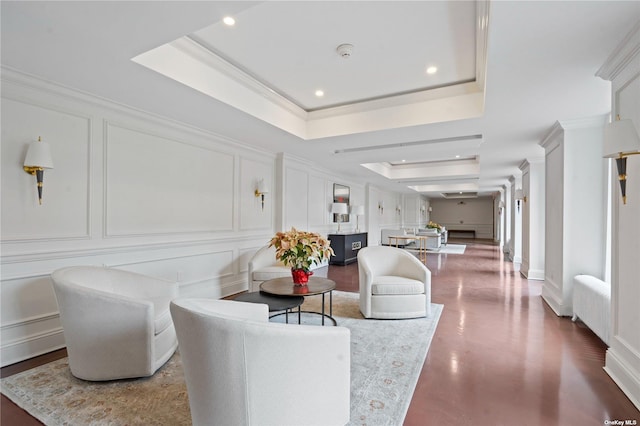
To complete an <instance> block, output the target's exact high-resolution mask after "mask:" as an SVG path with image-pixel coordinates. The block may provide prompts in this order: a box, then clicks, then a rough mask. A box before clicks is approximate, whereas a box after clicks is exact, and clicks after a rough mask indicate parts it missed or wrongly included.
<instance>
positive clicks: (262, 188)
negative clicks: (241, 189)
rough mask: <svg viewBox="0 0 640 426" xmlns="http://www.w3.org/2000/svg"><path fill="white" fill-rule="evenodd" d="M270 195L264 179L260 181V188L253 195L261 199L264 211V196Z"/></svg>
mask: <svg viewBox="0 0 640 426" xmlns="http://www.w3.org/2000/svg"><path fill="white" fill-rule="evenodd" d="M268 193H269V189H268V188H267V185H265V183H264V179H260V180H259V181H258V186H257V188H256V190H255V191H254V192H253V195H255V196H256V197H260V198H261V202H262V211H264V194H268Z"/></svg>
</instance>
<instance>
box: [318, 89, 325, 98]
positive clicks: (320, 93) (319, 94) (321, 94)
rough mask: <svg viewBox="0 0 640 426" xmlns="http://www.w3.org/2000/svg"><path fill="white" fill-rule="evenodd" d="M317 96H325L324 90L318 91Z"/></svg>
mask: <svg viewBox="0 0 640 426" xmlns="http://www.w3.org/2000/svg"><path fill="white" fill-rule="evenodd" d="M316 96H317V97H319V98H321V97H323V96H324V92H323V91H322V90H316Z"/></svg>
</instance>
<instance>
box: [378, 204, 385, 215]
mask: <svg viewBox="0 0 640 426" xmlns="http://www.w3.org/2000/svg"><path fill="white" fill-rule="evenodd" d="M378 211H379V212H380V214H384V201H378Z"/></svg>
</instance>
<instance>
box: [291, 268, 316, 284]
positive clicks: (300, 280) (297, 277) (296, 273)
mask: <svg viewBox="0 0 640 426" xmlns="http://www.w3.org/2000/svg"><path fill="white" fill-rule="evenodd" d="M311 275H313V272H311V271H305V270H304V269H293V268H291V276H292V277H293V283H294V284H295V285H307V283H308V282H309V276H311Z"/></svg>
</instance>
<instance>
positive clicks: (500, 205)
mask: <svg viewBox="0 0 640 426" xmlns="http://www.w3.org/2000/svg"><path fill="white" fill-rule="evenodd" d="M502 209H504V201H500V202H499V203H498V214H502Z"/></svg>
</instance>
